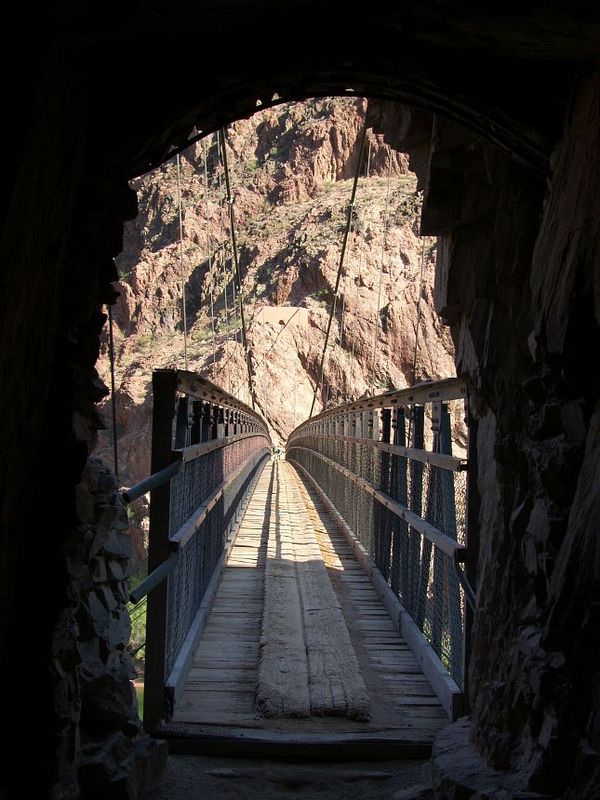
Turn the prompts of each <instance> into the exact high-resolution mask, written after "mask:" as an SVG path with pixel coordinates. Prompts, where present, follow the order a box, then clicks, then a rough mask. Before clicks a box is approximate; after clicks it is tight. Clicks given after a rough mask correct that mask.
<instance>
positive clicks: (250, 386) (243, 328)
mask: <svg viewBox="0 0 600 800" xmlns="http://www.w3.org/2000/svg"><path fill="white" fill-rule="evenodd" d="M219 136H220V138H221V151H222V154H223V168H224V170H225V188H226V191H227V203H228V204H229V227H230V232H231V249H232V251H233V263H234V266H235V280H236V282H237V288H238V294H239V302H240V321H241V323H242V326H241V333H242V347H243V348H244V354H245V356H246V367H247V369H248V389H249V391H250V401H251V403H252V408H256V404H255V398H254V385H253V382H252V362H251V360H250V351H249V349H248V339H247V337H246V319H245V316H244V293H243V289H242V277H241V274H240V264H239V261H238V253H237V242H236V238H235V213H234V210H233V196H232V194H231V187H230V183H229V168H228V166H227V147H226V141H225V131H224V129H223V128H221V130H220V131H219Z"/></svg>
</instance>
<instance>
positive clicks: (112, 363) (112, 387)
mask: <svg viewBox="0 0 600 800" xmlns="http://www.w3.org/2000/svg"><path fill="white" fill-rule="evenodd" d="M107 309H108V356H109V359H110V405H111V413H112V440H113V458H114V461H115V477H117V478H118V477H119V451H118V448H117V400H116V397H115V346H114V339H113V316H112V306H111V305H110V304H108V305H107Z"/></svg>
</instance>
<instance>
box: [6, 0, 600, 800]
mask: <svg viewBox="0 0 600 800" xmlns="http://www.w3.org/2000/svg"><path fill="white" fill-rule="evenodd" d="M5 40H6V41H5V47H4V48H3V53H2V58H3V61H4V74H5V84H6V85H5V102H4V106H5V114H6V119H5V124H4V127H3V132H2V136H3V142H4V154H5V160H4V165H5V180H4V181H3V187H2V209H3V214H2V216H3V224H2V244H1V253H2V255H1V258H2V270H1V281H2V291H1V295H0V296H1V298H2V304H3V307H2V314H1V316H0V320H1V321H0V325H1V334H0V337H1V338H0V341H1V342H2V347H1V349H0V360H1V364H2V373H1V374H2V376H3V379H2V411H1V417H2V420H3V425H4V431H3V435H2V439H1V443H2V464H3V467H4V475H3V480H2V559H1V563H2V578H1V581H0V585H1V587H2V588H1V592H2V603H1V608H2V611H1V612H0V617H1V619H2V667H3V670H2V675H3V684H2V685H3V689H4V694H5V727H6V732H7V741H6V742H5V744H4V750H5V753H4V755H5V759H4V761H5V766H4V768H3V771H2V776H1V778H0V788H2V790H3V791H4V793H5V796H7V797H20V796H23V794H24V793H25V792H26V791H28V790H29V789H30V788H31V790H32V791H33V787H34V785H35V786H36V796H38V797H42V796H48V797H53V798H74V797H78V796H81V797H86V796H88V797H93V796H97V795H95V794H94V793H93V792H94V791H95V789H94V783H95V781H96V780H97V776H98V775H100V774H101V775H103V776H104V777H103V778H102V779H103V780H104V779H106V780H107V781H109V782H110V780H112V777H114V776H115V775H117V773H119V770H120V769H121V768H122V765H123V763H124V761H125V760H127V763H129V764H137V767H135V768H132V769H133V771H134V772H135V771H136V770H137V773H136V774H137V775H138V777H139V785H138V786H137V788H132V786H133V784H132V782H131V780H130V779H129V778H128V779H127V780H128V781H129V783H127V781H125V783H123V782H121V788H120V789H119V791H125V790H124V789H123V788H122V786H124V785H125V784H127V786H128V787H129V788H128V789H127V791H129V792H130V795H123V794H121V795H115V796H131V797H135V796H137V795H136V792H139V796H140V797H141V796H143V795H142V792H143V789H144V781H145V780H146V778H144V777H143V776H144V775H146V774H147V780H148V782H151V780H152V774H151V773H152V759H153V757H154V756H153V752H154V751H153V750H152V748H153V746H155V745H153V744H152V743H151V742H146V741H145V740H142V739H140V738H139V733H138V731H137V729H135V726H134V727H131V725H130V723H129V722H128V721H127V719H124V718H123V717H122V715H121V714H120V712H119V708H118V704H117V705H116V706H115V708H113V709H112V711H111V708H110V706H111V703H110V698H111V697H112V696H115V695H117V694H118V693H119V692H124V693H126V692H127V691H128V690H127V684H128V676H127V675H125V674H124V675H122V677H121V678H120V679H111V680H108V679H107V680H106V681H105V680H104V678H103V677H102V675H100V677H98V679H97V680H96V679H95V678H94V680H92V682H91V683H90V682H88V683H87V684H86V683H85V681H84V680H83V679H82V664H88V665H89V664H90V663H96V662H97V663H98V664H100V663H102V664H106V663H107V662H108V661H111V663H113V662H114V663H117V662H119V659H120V653H121V652H122V643H120V640H119V635H118V629H119V626H120V625H121V624H122V619H121V617H122V613H123V611H124V606H123V603H124V600H125V598H126V585H125V580H124V579H122V578H119V577H118V575H116V574H115V576H114V577H113V579H112V580H113V584H114V586H113V588H114V587H117V589H115V591H121V592H122V594H123V599H122V600H121V604H120V605H119V603H117V604H116V605H115V607H114V609H112V610H111V614H112V618H113V620H114V626H115V628H116V629H117V632H116V633H114V632H113V631H112V630H106V631H104V633H103V634H102V636H100V635H99V636H98V637H97V639H96V640H94V641H95V644H92V645H90V644H89V641H90V639H89V637H88V644H87V645H86V648H87V649H86V651H85V652H83V650H82V648H81V646H80V640H81V636H82V631H84V630H85V629H86V625H87V626H88V627H89V626H92V627H93V619H92V616H93V614H92V610H91V609H90V607H89V606H87V605H86V604H85V603H82V597H83V596H84V594H85V593H86V592H89V585H90V582H93V578H92V571H93V570H94V569H101V567H100V565H99V559H98V558H97V555H98V554H97V553H94V552H92V550H91V542H92V540H93V538H94V533H95V531H96V530H97V528H98V526H105V527H106V530H107V531H108V533H107V536H109V534H110V531H113V530H116V531H117V532H119V531H122V529H123V528H122V526H123V520H122V512H121V511H119V509H118V508H117V507H116V506H115V505H114V501H113V500H112V499H111V498H113V497H114V485H113V484H112V483H111V478H110V475H107V474H104V473H99V472H97V471H95V470H94V468H90V466H89V464H87V462H88V457H89V456H90V454H92V453H93V450H94V445H95V441H96V434H97V430H98V428H99V426H100V419H99V416H98V413H97V410H96V408H95V406H96V404H97V403H98V402H99V401H100V400H101V399H102V398H103V397H104V396H105V394H106V392H107V389H106V387H105V386H104V385H103V384H102V383H101V382H100V381H99V379H98V376H97V373H96V371H95V363H96V359H97V357H98V351H99V337H100V334H101V332H102V329H103V326H104V325H105V321H106V318H105V315H104V314H103V313H102V307H103V305H104V304H106V303H111V302H113V300H114V288H113V283H114V281H115V280H116V279H117V274H116V271H115V266H114V258H115V257H116V256H117V255H118V254H119V252H120V251H121V249H122V242H123V225H124V223H125V221H127V220H132V219H134V218H135V216H136V197H135V194H134V192H132V190H131V189H130V188H129V186H128V181H129V180H131V179H132V178H134V177H136V176H138V175H141V174H143V173H145V172H146V171H148V170H149V169H151V168H152V167H154V166H156V165H158V164H160V163H162V162H163V161H165V160H166V159H168V158H171V157H173V155H175V154H176V153H177V152H179V151H180V150H182V149H184V148H185V147H186V146H187V145H189V143H190V142H191V141H193V140H194V139H195V138H196V137H201V136H203V135H206V134H207V133H212V132H214V131H216V130H219V129H221V128H223V127H224V126H226V125H227V124H228V123H230V122H232V121H234V120H238V119H241V118H244V117H248V116H250V115H252V114H253V113H254V112H256V111H257V110H259V109H262V108H265V107H268V106H270V105H274V104H277V103H280V102H285V101H290V100H301V99H304V98H310V97H325V96H333V95H351V96H359V97H367V98H369V101H370V106H369V114H370V123H371V125H372V126H373V128H374V130H376V131H377V132H379V133H381V134H383V136H384V138H385V141H386V142H387V143H388V144H390V146H392V147H393V148H395V149H397V150H399V151H402V152H406V153H408V154H409V156H410V165H411V169H412V170H413V171H414V172H416V174H417V176H418V180H419V185H420V187H421V188H422V189H423V191H424V204H423V211H422V218H421V232H422V233H423V234H426V235H432V236H434V235H435V236H438V237H439V250H438V254H439V257H438V268H437V274H436V285H435V302H436V310H437V312H438V314H439V315H440V317H441V318H442V319H443V320H444V321H445V322H446V323H447V324H448V325H450V328H451V332H452V336H453V339H454V343H455V347H456V367H457V374H458V375H459V376H460V377H461V378H463V379H464V380H466V381H468V382H469V385H470V387H471V388H470V391H471V396H472V398H473V409H474V416H475V428H476V433H475V442H476V444H475V447H474V453H473V456H474V458H475V459H476V475H477V481H476V483H477V495H478V496H477V504H478V505H477V509H476V513H475V518H476V520H477V526H478V552H477V553H476V554H475V555H474V559H475V562H476V574H477V586H476V590H477V605H476V612H475V619H474V629H473V637H472V653H471V659H470V671H469V700H470V714H469V716H468V717H466V718H463V719H462V721H459V723H457V725H456V727H453V730H452V731H451V733H449V734H448V739H447V747H448V752H449V753H450V755H449V756H448V759H449V761H448V763H449V764H450V766H449V767H448V777H447V779H445V783H444V784H443V787H442V788H440V789H439V793H438V796H439V797H458V796H461V797H462V796H464V797H467V796H472V795H473V794H474V793H475V791H476V789H469V788H466V789H465V788H464V785H463V784H461V780H462V781H463V783H464V781H466V778H464V776H463V777H462V778H461V777H460V776H459V777H457V776H456V775H454V774H453V767H452V754H453V753H454V754H455V755H456V759H457V761H460V759H461V757H462V756H465V753H466V754H468V757H469V758H472V759H475V760H476V763H478V764H482V765H486V768H489V769H492V770H496V771H497V772H504V773H509V774H511V775H513V776H514V778H515V789H514V796H515V797H517V796H520V797H529V796H531V797H534V796H542V797H544V796H548V797H564V798H573V800H575V799H576V798H582V799H583V798H590V799H591V798H593V797H596V796H597V795H598V791H599V785H600V756H599V748H600V700H599V696H598V680H599V675H598V666H597V662H596V660H595V659H596V657H597V642H598V634H599V632H600V631H599V626H600V621H599V615H598V614H599V612H598V609H599V602H600V594H599V591H600V590H599V587H600V582H599V581H600V574H599V569H600V567H599V563H600V555H599V539H598V516H599V513H600V404H599V395H600V379H599V377H598V370H597V369H596V368H595V363H596V361H597V353H598V346H599V345H600V265H599V256H598V252H599V249H600V248H599V246H600V201H599V199H598V198H599V194H598V191H597V179H596V178H597V175H598V172H599V169H600V115H599V114H598V109H599V107H600V103H599V101H600V74H599V71H598V53H599V52H600V13H599V12H598V10H597V9H596V8H594V7H593V5H592V4H588V3H567V2H554V3H543V2H534V3H528V4H520V5H516V4H498V3H493V4H491V5H490V4H488V5H486V6H482V5H481V4H480V3H474V2H466V3H462V4H460V6H458V5H455V4H450V3H447V2H441V1H440V0H425V1H424V2H421V3H416V2H412V0H407V2H403V3H389V2H385V1H383V2H380V3H378V4H376V5H374V6H372V7H368V8H367V7H363V6H359V5H357V4H344V3H339V2H337V1H336V2H331V3H328V4H327V5H326V6H324V5H323V4H319V3H316V2H313V0H305V1H303V2H300V3H291V2H287V0H286V1H285V2H280V3H274V2H267V1H266V0H264V1H263V2H257V0H247V1H246V2H244V1H243V0H230V2H227V3H217V2H206V1H205V2H202V1H201V0H188V2H183V3H178V4H171V3H168V2H163V0H155V2H128V3H124V4H119V3H106V4H103V5H102V6H101V7H95V6H91V5H87V4H86V5H81V6H79V5H77V4H69V3H51V4H49V5H48V6H46V7H45V9H44V10H33V9H31V8H29V7H25V6H23V7H20V8H19V9H15V20H14V22H13V23H12V27H10V28H8V27H7V29H6V30H5ZM9 45H10V46H9ZM86 464H87V466H86ZM119 526H121V527H119ZM109 538H110V537H109ZM111 541H112V542H113V544H114V542H115V541H118V537H113V538H112V539H111ZM114 546H116V545H114ZM109 551H110V546H109V545H106V547H105V549H104V551H103V553H104V554H109V555H110V552H109ZM113 555H115V554H114V553H113ZM115 557H120V556H119V554H118V553H116V555H115ZM119 586H120V587H121V588H120V589H118V587H119ZM86 587H87V588H86ZM86 596H87V595H86ZM98 602H100V600H98ZM111 602H112V601H111ZM111 641H114V642H115V644H114V650H113V649H111V644H110V643H111ZM100 672H101V670H100ZM90 687H91V688H90ZM91 690H93V691H94V692H96V691H97V692H105V693H106V698H107V706H108V708H107V709H106V713H105V715H104V717H103V718H102V720H101V721H98V720H96V724H97V736H98V738H99V740H101V741H103V742H105V743H106V746H105V749H104V750H102V752H103V753H104V755H103V756H102V758H100V759H99V760H98V759H96V760H95V761H94V758H90V756H89V754H87V755H86V751H85V748H82V744H81V742H82V739H81V729H82V728H81V726H82V724H83V725H85V709H86V707H87V706H86V703H89V697H87V698H86V692H87V693H88V694H89V692H90V691H91ZM82 715H83V716H82ZM136 737H137V738H136ZM24 753H25V760H26V762H27V761H28V760H30V761H31V764H30V768H29V769H24V768H23V766H21V761H22V757H23V754H24ZM465 757H466V756H465ZM155 761H156V759H155ZM111 764H112V766H110V765H111ZM144 764H145V765H146V767H144ZM111 769H112V770H113V772H112V773H111V771H110V770H111ZM111 776H112V777H111ZM134 783H135V781H134ZM457 786H459V787H460V786H462V787H463V788H462V789H460V791H463V794H458V793H457V792H458V791H459V790H458V789H457V788H456V787H457ZM453 787H454V788H453ZM464 792H467V793H466V794H465V793H464ZM469 792H470V794H469ZM527 792H528V793H530V794H527ZM536 793H537V794H536ZM107 796H108V795H107Z"/></svg>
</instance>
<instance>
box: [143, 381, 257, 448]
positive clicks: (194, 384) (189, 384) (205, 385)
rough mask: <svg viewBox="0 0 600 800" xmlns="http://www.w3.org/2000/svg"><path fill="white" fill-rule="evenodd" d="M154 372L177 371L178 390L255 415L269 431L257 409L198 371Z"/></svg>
mask: <svg viewBox="0 0 600 800" xmlns="http://www.w3.org/2000/svg"><path fill="white" fill-rule="evenodd" d="M154 372H157V373H175V375H176V379H177V389H178V391H180V392H183V393H184V394H187V395H190V397H194V398H196V400H204V401H205V402H207V403H213V404H214V405H218V406H223V407H224V408H233V409H235V410H236V411H243V412H244V414H248V416H250V417H254V419H256V420H257V421H258V422H260V423H261V425H263V426H264V428H265V431H267V433H268V428H267V423H266V422H265V420H264V419H263V417H261V415H260V414H259V413H258V412H257V411H255V410H254V409H253V408H250V406H248V405H246V403H243V402H242V401H241V400H238V399H237V397H234V396H233V395H232V394H229V392H226V391H225V389H222V388H221V387H220V386H217V385H216V384H214V383H212V382H211V381H209V380H208V379H207V378H203V377H202V376H201V375H198V374H197V373H196V372H190V371H189V370H183V369H157V370H154Z"/></svg>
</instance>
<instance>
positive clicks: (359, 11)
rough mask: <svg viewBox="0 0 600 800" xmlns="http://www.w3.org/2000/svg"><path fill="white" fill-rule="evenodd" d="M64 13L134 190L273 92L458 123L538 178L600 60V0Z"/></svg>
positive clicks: (92, 114) (242, 3) (101, 138)
mask: <svg viewBox="0 0 600 800" xmlns="http://www.w3.org/2000/svg"><path fill="white" fill-rule="evenodd" d="M482 8H484V9H485V10H484V11H483V12H482ZM62 9H63V11H62V14H60V15H59V16H58V17H57V18H55V20H54V22H55V25H56V26H57V34H58V30H59V31H60V34H59V36H60V42H59V47H60V49H61V50H63V51H66V52H67V54H68V59H69V63H70V64H73V63H76V64H77V65H78V66H77V67H76V69H75V75H76V76H77V78H78V79H79V80H81V82H82V84H83V85H84V86H85V90H84V92H83V93H81V94H78V96H77V100H76V102H78V103H81V104H82V105H83V110H84V113H85V114H86V116H87V117H88V119H89V121H90V123H91V126H92V127H93V129H94V130H95V131H96V133H97V136H98V142H99V146H100V148H101V150H102V152H103V154H104V157H105V158H106V159H107V161H108V162H109V164H110V166H111V167H112V168H113V169H114V168H116V169H117V170H118V171H120V172H122V173H123V174H125V175H127V176H128V177H131V176H133V175H135V174H139V173H141V172H144V171H146V170H147V169H149V168H151V167H152V166H154V165H156V164H157V163H159V162H160V161H162V160H164V159H165V158H166V157H168V155H169V152H170V148H171V147H172V146H173V145H176V144H182V143H183V142H185V140H186V139H187V137H188V136H189V135H190V133H191V132H192V131H193V130H194V129H197V130H202V131H205V132H209V131H212V130H215V129H217V128H219V127H221V126H223V125H225V124H227V123H229V122H231V121H232V120H234V119H237V118H240V117H245V116H249V115H250V114H252V113H253V112H254V111H255V110H257V108H258V107H259V106H258V105H257V100H258V99H260V101H261V102H262V107H264V106H265V105H267V104H269V103H271V102H272V97H273V94H274V93H277V95H278V96H279V97H280V98H281V99H282V100H291V99H302V98H305V97H309V96H317V95H331V94H341V93H344V92H345V91H346V90H347V89H348V88H351V89H352V90H354V92H355V93H356V94H361V95H364V96H370V97H377V98H382V99H395V100H401V101H403V102H406V103H409V104H411V105H415V106H417V107H420V108H423V109H426V110H429V111H432V112H434V113H441V114H444V115H447V116H450V117H452V118H454V119H455V120H457V121H459V122H461V123H462V124H464V125H466V126H468V127H470V128H472V129H473V130H475V131H476V132H478V133H479V134H480V135H482V136H484V137H486V138H489V139H491V140H492V141H495V142H496V143H497V144H499V145H501V146H502V147H504V148H505V149H507V150H509V151H510V152H512V153H513V154H514V155H515V156H516V157H517V158H518V159H519V160H520V161H521V162H523V163H525V164H528V165H529V166H530V167H531V168H532V169H534V170H535V171H537V172H543V171H544V170H545V169H546V159H547V155H548V153H549V151H550V147H551V145H552V142H553V141H554V139H555V137H556V135H557V133H558V130H557V126H558V124H559V120H561V119H562V117H563V114H564V106H565V102H566V98H567V96H568V90H569V86H570V84H571V81H572V78H573V71H574V70H575V69H578V70H579V69H581V68H582V65H583V68H585V61H586V59H587V60H592V59H595V58H597V54H598V52H600V10H599V9H598V7H597V5H596V4H593V3H572V2H570V3H569V2H554V3H552V4H550V3H539V2H538V3H529V4H528V3H522V2H521V3H512V2H511V3H503V4H500V3H495V2H491V3H486V4H485V5H482V4H481V2H467V3H461V4H460V5H457V4H456V3H453V2H445V1H443V0H424V1H422V2H418V3H417V2H412V1H411V2H403V3H399V2H394V3H391V2H386V1H385V0H384V2H380V3H378V4H377V6H372V7H370V8H369V9H368V11H365V8H364V6H362V5H361V6H359V5H356V6H354V5H349V4H348V3H341V2H337V0H335V2H329V3H327V5H326V6H325V7H324V6H323V4H322V3H317V2H315V1H314V0H303V1H302V2H298V0H295V1H294V2H293V3H292V2H285V1H284V0H278V1H277V2H275V0H271V1H270V2H267V1H265V0H262V1H261V2H256V0H254V2H251V1H250V0H228V2H223V1H222V0H212V1H211V2H207V1H206V0H195V1H194V0H188V2H181V3H177V4H174V3H172V2H167V0H155V1H154V2H140V3H131V4H129V5H128V6H127V7H126V10H123V8H122V7H121V6H120V7H119V11H118V12H117V11H116V10H115V7H114V6H113V8H112V10H111V9H110V7H109V8H108V10H107V7H106V6H103V8H102V9H101V10H100V11H97V10H92V9H90V8H87V7H85V8H83V9H82V8H81V7H75V6H72V5H63V6H62ZM373 43H376V47H375V48H374V47H373ZM73 58H74V61H73ZM109 108H110V109H111V110H110V112H107V109H109Z"/></svg>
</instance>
